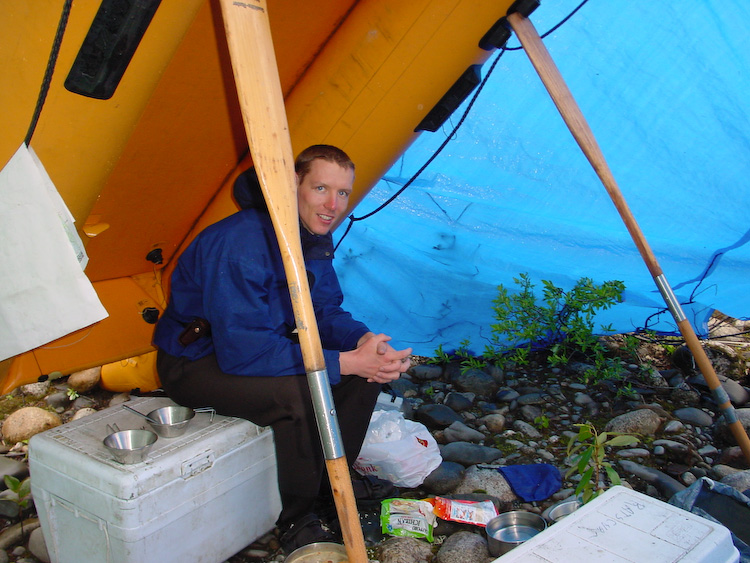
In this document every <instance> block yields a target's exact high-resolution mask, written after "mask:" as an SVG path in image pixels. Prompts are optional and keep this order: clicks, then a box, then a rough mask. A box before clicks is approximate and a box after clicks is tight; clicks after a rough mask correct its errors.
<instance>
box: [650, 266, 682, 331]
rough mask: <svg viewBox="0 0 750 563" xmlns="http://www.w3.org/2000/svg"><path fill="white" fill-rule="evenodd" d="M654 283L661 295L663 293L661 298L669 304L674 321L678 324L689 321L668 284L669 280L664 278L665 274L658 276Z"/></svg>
mask: <svg viewBox="0 0 750 563" xmlns="http://www.w3.org/2000/svg"><path fill="white" fill-rule="evenodd" d="M654 281H655V282H656V287H658V288H659V293H661V296H662V297H663V298H664V302H665V303H666V304H667V308H668V309H669V312H670V313H672V316H673V317H674V319H675V320H676V321H677V322H678V323H679V322H682V321H684V320H685V319H687V317H686V316H685V313H684V311H683V310H682V307H681V306H680V303H679V301H677V297H676V296H675V294H674V291H672V287H671V286H670V285H669V283H668V282H667V278H666V277H664V274H660V275H658V276H656V277H655V278H654Z"/></svg>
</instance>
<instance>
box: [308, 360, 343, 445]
mask: <svg viewBox="0 0 750 563" xmlns="http://www.w3.org/2000/svg"><path fill="white" fill-rule="evenodd" d="M307 383H308V385H309V386H310V395H311V396H312V401H313V407H314V408H315V420H316V422H317V423H318V432H319V433H320V442H321V444H322V445H323V455H324V456H325V458H326V459H336V458H339V457H343V456H344V445H343V443H342V441H341V431H340V430H339V423H338V419H337V418H336V407H335V406H334V405H333V396H332V395H331V392H330V383H329V380H328V370H325V369H321V370H317V371H311V372H308V374H307Z"/></svg>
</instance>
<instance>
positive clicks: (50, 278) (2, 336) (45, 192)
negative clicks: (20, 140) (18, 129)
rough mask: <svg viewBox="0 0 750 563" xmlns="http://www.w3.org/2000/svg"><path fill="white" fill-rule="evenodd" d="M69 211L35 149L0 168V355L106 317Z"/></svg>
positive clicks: (22, 150) (18, 351) (19, 153)
mask: <svg viewBox="0 0 750 563" xmlns="http://www.w3.org/2000/svg"><path fill="white" fill-rule="evenodd" d="M87 261H88V257H87V256H86V252H85V250H84V247H83V244H82V242H81V240H80V238H79V237H78V234H77V233H76V230H75V226H74V224H73V217H72V215H71V214H70V212H69V211H68V209H67V207H66V206H65V203H64V202H63V200H62V198H61V197H60V195H59V194H58V193H57V190H56V189H55V187H54V184H53V183H52V180H51V179H50V177H49V175H48V174H47V172H46V171H45V170H44V166H42V163H41V162H40V161H39V159H38V158H37V156H36V155H35V154H34V152H33V150H31V149H30V148H29V147H27V146H26V145H25V144H22V145H21V147H20V148H19V149H18V151H16V154H15V155H14V156H13V158H11V159H10V161H9V162H8V164H7V165H6V166H5V168H3V169H2V170H1V171H0V360H3V359H6V358H10V357H12V356H16V355H18V354H21V353H23V352H27V351H29V350H32V349H34V348H37V347H39V346H41V345H43V344H46V343H48V342H51V341H52V340H55V339H57V338H60V337H62V336H65V335H66V334H70V333H71V332H74V331H76V330H79V329H81V328H84V327H86V326H89V325H91V324H93V323H95V322H98V321H100V320H102V319H104V318H106V317H107V311H106V310H105V309H104V307H103V306H102V304H101V302H100V301H99V297H98V296H97V295H96V291H94V288H93V286H92V285H91V282H90V281H89V279H88V278H87V277H86V275H85V274H84V273H83V268H85V267H86V263H87Z"/></svg>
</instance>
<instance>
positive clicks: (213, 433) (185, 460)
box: [29, 397, 281, 563]
mask: <svg viewBox="0 0 750 563" xmlns="http://www.w3.org/2000/svg"><path fill="white" fill-rule="evenodd" d="M172 404H174V403H173V402H172V401H170V400H169V399H166V398H161V397H149V398H137V399H133V400H131V401H129V402H128V406H130V407H132V408H134V409H136V410H139V411H140V412H142V413H144V414H145V413H148V412H149V411H152V410H154V409H156V408H159V407H161V406H165V405H172ZM210 419H211V416H210V415H209V414H207V413H198V414H196V416H195V418H193V420H192V421H191V422H190V424H189V425H188V428H187V430H186V432H185V433H184V434H183V435H182V436H178V437H175V438H162V437H159V438H158V439H157V441H156V443H155V444H154V445H153V447H152V448H151V451H150V453H149V455H148V457H147V458H146V460H145V461H143V462H140V463H135V464H131V465H123V464H120V463H118V462H117V461H115V460H114V459H113V458H112V457H111V454H110V453H109V451H108V450H107V449H106V448H105V447H104V444H103V443H102V440H103V439H104V438H105V437H106V436H107V435H108V434H109V433H110V430H108V428H107V425H110V426H114V425H115V424H116V425H117V426H118V427H119V429H120V430H129V429H134V428H146V429H150V427H149V426H148V422H147V421H146V420H145V419H143V418H140V417H139V416H138V415H137V414H133V413H131V412H129V411H128V410H127V409H124V408H123V407H122V406H113V407H110V408H108V409H104V410H102V411H99V412H98V413H96V414H92V415H90V416H87V417H84V418H81V419H79V420H76V421H73V422H69V423H68V424H65V425H63V426H59V427H57V428H53V429H51V430H47V431H46V432H42V433H40V434H37V435H36V436H34V437H32V438H31V440H30V442H29V469H30V472H31V490H32V494H33V497H34V502H35V504H36V508H37V512H38V515H39V521H40V523H41V527H42V532H43V533H44V539H45V542H46V544H47V549H48V551H49V554H50V558H51V559H52V561H53V563H89V562H90V563H104V562H109V563H130V562H132V563H150V562H153V563H157V562H158V563H168V562H171V561H190V562H191V563H198V562H205V563H218V562H221V561H224V560H225V559H227V558H228V557H231V556H232V555H234V554H235V553H237V552H239V551H240V550H242V549H243V548H244V547H245V546H247V545H249V544H250V543H252V542H253V541H254V540H255V539H257V538H258V537H260V536H261V535H263V534H264V533H266V532H268V531H269V530H271V529H272V528H273V527H274V523H275V521H276V518H277V517H278V514H279V512H280V510H281V502H280V499H279V493H278V487H277V478H276V457H275V455H274V449H273V433H272V431H271V430H270V429H268V428H260V427H258V426H256V425H254V424H252V423H250V422H248V421H246V420H242V419H238V418H231V417H224V416H218V415H217V416H215V417H214V418H213V421H211V420H210Z"/></svg>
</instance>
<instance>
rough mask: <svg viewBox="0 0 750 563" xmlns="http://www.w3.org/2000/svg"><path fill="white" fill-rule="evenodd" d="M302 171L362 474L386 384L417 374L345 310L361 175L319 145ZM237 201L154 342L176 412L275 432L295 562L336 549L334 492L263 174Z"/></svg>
mask: <svg viewBox="0 0 750 563" xmlns="http://www.w3.org/2000/svg"><path fill="white" fill-rule="evenodd" d="M295 172H296V176H297V199H298V207H299V217H300V234H301V239H302V249H303V255H304V258H305V267H306V269H307V273H308V278H309V280H310V286H311V295H312V301H313V306H314V309H315V316H316V319H317V322H318V328H319V332H320V337H321V342H322V345H323V355H324V358H325V361H326V368H327V371H328V376H329V379H330V381H331V385H332V387H331V391H332V395H333V400H334V403H335V406H336V412H337V416H338V421H339V426H340V428H341V434H342V441H343V445H344V450H345V452H346V456H347V460H348V462H349V463H350V464H351V463H353V462H354V460H355V459H356V457H357V455H358V454H359V450H360V448H361V446H362V442H363V440H364V436H365V433H366V431H367V425H368V423H369V420H370V416H371V415H372V411H373V409H374V407H375V403H376V401H377V397H378V395H379V393H380V387H381V384H383V383H388V382H390V381H393V380H395V379H397V378H398V377H399V376H400V374H401V373H402V372H404V371H406V370H407V369H408V368H409V366H410V360H409V354H411V349H410V348H409V349H405V350H395V349H394V348H393V347H392V346H391V345H390V344H389V343H388V342H389V340H390V337H389V336H386V335H384V334H374V333H373V332H371V331H370V330H369V329H368V328H367V327H366V326H365V325H364V324H362V323H361V322H359V321H356V320H354V319H353V318H352V317H351V315H350V314H349V313H348V312H346V311H344V310H343V309H342V308H341V304H342V301H343V296H342V294H341V288H340V286H339V282H338V278H337V277H336V273H335V271H334V269H333V264H332V259H333V243H332V237H331V233H330V229H331V226H332V225H333V224H334V223H335V222H336V219H338V218H339V217H340V216H341V215H342V214H343V213H345V211H346V207H347V204H348V199H349V195H350V194H351V192H352V186H353V183H354V164H353V163H352V161H351V160H350V159H349V157H348V156H347V155H346V153H344V152H343V151H342V150H340V149H338V148H336V147H332V146H330V145H314V146H312V147H309V148H307V149H305V150H304V151H303V152H302V153H300V155H299V156H298V157H297V160H296V162H295ZM234 191H235V198H236V199H237V202H238V204H239V205H240V207H241V210H240V211H239V212H238V213H235V214H234V215H231V216H230V217H227V218H226V219H224V220H222V221H219V222H218V223H216V224H214V225H211V226H209V227H208V228H206V229H205V230H204V231H203V232H202V233H200V234H199V235H198V236H197V237H196V239H195V240H194V241H193V242H192V243H191V244H190V246H189V247H188V248H187V249H186V250H185V252H184V253H183V254H182V255H181V256H180V259H179V261H178V263H177V266H176V268H175V270H174V273H173V274H172V281H171V294H170V301H169V304H168V306H167V308H166V310H165V312H164V315H163V316H162V318H161V319H160V320H159V323H158V325H157V327H156V332H155V335H154V343H155V344H156V345H157V346H158V348H159V352H158V356H157V370H158V372H159V377H160V379H161V383H162V386H163V388H164V390H165V391H166V393H167V394H168V395H169V396H170V397H171V398H172V399H173V400H174V401H175V402H177V403H179V404H181V405H185V406H189V407H199V406H211V407H213V408H214V409H216V411H217V412H218V413H219V414H223V415H227V416H236V417H241V418H245V419H247V420H250V421H252V422H254V423H255V424H258V425H260V426H270V427H271V428H272V429H273V432H274V444H275V448H276V460H277V464H278V478H279V491H280V494H281V503H282V510H281V514H280V515H279V518H278V520H277V525H278V527H279V530H280V532H281V542H282V547H283V548H284V550H285V551H286V552H287V553H290V552H291V551H293V550H294V549H296V548H298V547H300V546H302V545H306V544H308V543H313V542H317V541H332V540H333V539H334V538H333V536H332V535H331V534H330V532H329V531H328V530H327V529H326V527H325V526H324V525H323V524H322V523H321V521H320V519H319V518H318V516H317V515H316V513H315V512H314V511H315V510H316V509H319V508H320V507H321V506H323V507H324V506H326V505H327V504H328V505H330V486H329V485H328V483H327V479H326V478H325V475H324V473H325V463H324V460H323V454H322V448H321V445H320V438H319V435H318V430H317V425H316V422H315V413H314V409H313V406H312V400H311V398H310V391H309V388H308V385H307V378H306V377H305V369H304V365H303V362H302V353H301V350H300V345H299V343H298V341H297V340H296V339H295V333H294V328H295V326H294V325H295V323H294V314H293V309H292V304H291V300H290V298H289V293H288V286H287V281H286V276H285V273H284V268H283V262H282V259H281V253H280V250H279V246H278V243H277V240H276V236H275V233H274V230H273V226H272V224H271V219H270V216H269V214H268V210H267V208H266V206H265V202H264V200H263V196H262V193H261V191H260V186H259V184H258V181H257V176H255V175H254V171H252V170H250V171H248V172H246V173H245V174H244V175H242V176H240V177H239V178H238V180H237V182H236V183H235V187H234ZM353 485H354V490H355V495H356V496H357V497H358V499H368V498H369V499H374V498H378V497H379V498H385V497H386V496H389V495H390V494H392V493H393V489H392V488H389V486H388V483H387V482H378V481H376V480H362V481H356V480H355V482H354V483H353ZM251 509H252V508H250V507H248V510H251Z"/></svg>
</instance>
